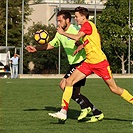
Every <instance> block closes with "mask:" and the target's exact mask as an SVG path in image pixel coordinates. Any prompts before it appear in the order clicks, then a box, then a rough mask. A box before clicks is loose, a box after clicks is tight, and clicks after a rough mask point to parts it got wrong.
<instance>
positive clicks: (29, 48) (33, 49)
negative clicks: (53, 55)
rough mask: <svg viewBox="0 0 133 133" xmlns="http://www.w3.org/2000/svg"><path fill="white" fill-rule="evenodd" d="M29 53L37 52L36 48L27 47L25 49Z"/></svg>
mask: <svg viewBox="0 0 133 133" xmlns="http://www.w3.org/2000/svg"><path fill="white" fill-rule="evenodd" d="M25 49H26V50H27V51H28V52H31V53H33V52H36V51H37V50H36V48H35V47H33V46H30V45H29V46H26V48H25Z"/></svg>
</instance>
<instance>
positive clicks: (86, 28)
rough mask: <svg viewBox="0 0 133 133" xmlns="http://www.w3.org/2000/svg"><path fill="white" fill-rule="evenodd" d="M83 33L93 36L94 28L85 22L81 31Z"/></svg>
mask: <svg viewBox="0 0 133 133" xmlns="http://www.w3.org/2000/svg"><path fill="white" fill-rule="evenodd" d="M80 31H81V32H84V33H85V34H86V35H91V34H92V26H91V24H90V23H89V22H85V23H84V24H83V25H82V27H81V29H80Z"/></svg>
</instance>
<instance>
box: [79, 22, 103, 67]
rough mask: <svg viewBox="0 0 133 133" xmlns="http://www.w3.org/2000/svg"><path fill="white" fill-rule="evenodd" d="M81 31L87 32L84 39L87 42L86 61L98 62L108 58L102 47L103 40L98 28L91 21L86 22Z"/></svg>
mask: <svg viewBox="0 0 133 133" xmlns="http://www.w3.org/2000/svg"><path fill="white" fill-rule="evenodd" d="M80 31H82V32H84V33H85V37H84V38H83V41H84V43H85V47H84V49H85V52H86V60H85V62H88V63H91V64H96V63H99V62H101V61H103V60H106V55H105V54H104V52H103V51H102V49H101V40H100V36H99V33H98V31H97V28H96V26H95V24H94V23H92V22H91V21H88V22H85V23H84V24H83V25H82V27H81V29H80Z"/></svg>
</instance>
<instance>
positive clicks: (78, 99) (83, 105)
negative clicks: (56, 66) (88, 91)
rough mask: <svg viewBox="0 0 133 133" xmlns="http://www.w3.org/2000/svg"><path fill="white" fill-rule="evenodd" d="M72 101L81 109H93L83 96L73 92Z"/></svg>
mask: <svg viewBox="0 0 133 133" xmlns="http://www.w3.org/2000/svg"><path fill="white" fill-rule="evenodd" d="M72 99H73V100H74V101H76V102H77V103H78V104H79V105H80V107H81V109H85V108H88V107H91V109H93V104H92V103H91V102H90V101H89V100H88V99H87V98H86V97H85V96H83V95H81V94H79V93H77V92H76V91H75V90H74V91H73V94H72Z"/></svg>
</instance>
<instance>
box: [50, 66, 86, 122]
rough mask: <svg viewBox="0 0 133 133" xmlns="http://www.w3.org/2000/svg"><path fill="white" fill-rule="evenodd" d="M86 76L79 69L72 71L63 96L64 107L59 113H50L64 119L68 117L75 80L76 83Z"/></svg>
mask: <svg viewBox="0 0 133 133" xmlns="http://www.w3.org/2000/svg"><path fill="white" fill-rule="evenodd" d="M77 75H78V76H77ZM85 77H86V75H85V74H83V73H81V72H80V71H79V70H77V69H76V70H75V71H74V72H73V73H72V75H71V76H70V77H68V78H67V80H68V82H67V80H66V87H65V90H64V92H63V96H62V104H61V106H62V108H61V110H60V111H59V112H57V113H49V115H50V116H52V117H54V118H58V119H60V120H64V121H65V120H66V119H67V111H68V106H69V102H70V99H71V97H72V93H73V82H74V83H76V82H78V81H79V80H81V79H83V78H85ZM69 78H70V79H69Z"/></svg>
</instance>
